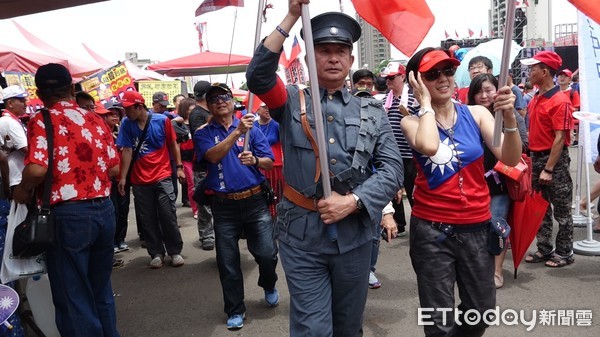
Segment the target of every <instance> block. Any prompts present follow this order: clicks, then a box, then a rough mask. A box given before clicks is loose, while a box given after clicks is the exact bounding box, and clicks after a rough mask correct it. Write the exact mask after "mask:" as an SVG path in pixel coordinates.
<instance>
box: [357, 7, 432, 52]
mask: <svg viewBox="0 0 600 337" xmlns="http://www.w3.org/2000/svg"><path fill="white" fill-rule="evenodd" d="M352 3H353V4H354V9H356V12H357V13H358V15H360V16H361V17H362V18H363V19H364V20H365V21H367V22H368V23H370V24H371V25H372V26H373V27H375V28H377V30H379V32H381V34H383V36H385V37H386V38H387V39H388V40H389V41H390V42H391V43H392V45H394V47H396V48H398V50H400V51H401V52H402V53H404V54H405V55H407V56H411V55H412V54H413V53H414V52H415V50H416V49H417V47H419V45H420V44H421V42H422V41H423V39H424V38H425V36H426V35H427V33H428V32H429V29H430V28H431V26H432V25H433V22H434V21H435V18H434V16H433V13H431V10H430V9H429V7H428V6H427V3H426V2H425V0H352Z"/></svg>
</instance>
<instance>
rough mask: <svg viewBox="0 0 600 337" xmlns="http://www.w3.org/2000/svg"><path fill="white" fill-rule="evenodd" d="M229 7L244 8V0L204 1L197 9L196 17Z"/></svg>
mask: <svg viewBox="0 0 600 337" xmlns="http://www.w3.org/2000/svg"><path fill="white" fill-rule="evenodd" d="M228 6H235V7H244V0H204V1H203V2H202V3H201V4H200V6H198V8H197V9H196V16H200V15H202V14H204V13H208V12H212V11H216V10H219V9H221V8H224V7H228Z"/></svg>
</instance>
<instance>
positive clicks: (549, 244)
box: [0, 0, 600, 337]
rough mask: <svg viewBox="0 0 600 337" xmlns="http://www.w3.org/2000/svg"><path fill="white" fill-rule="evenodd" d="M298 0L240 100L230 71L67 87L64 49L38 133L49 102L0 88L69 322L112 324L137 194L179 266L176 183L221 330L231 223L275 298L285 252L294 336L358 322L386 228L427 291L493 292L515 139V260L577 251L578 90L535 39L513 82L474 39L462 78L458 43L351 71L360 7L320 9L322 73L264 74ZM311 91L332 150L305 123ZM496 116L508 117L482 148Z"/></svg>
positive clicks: (463, 303)
mask: <svg viewBox="0 0 600 337" xmlns="http://www.w3.org/2000/svg"><path fill="white" fill-rule="evenodd" d="M308 3H309V0H289V11H288V13H287V15H286V16H285V18H283V20H282V21H281V23H280V24H279V25H278V26H277V29H275V30H274V31H273V32H271V33H270V34H269V35H268V36H267V37H266V38H265V39H264V40H263V41H262V42H261V43H260V45H259V46H258V48H257V49H256V52H255V54H254V57H253V58H252V61H251V63H250V65H249V67H248V70H247V73H246V76H247V84H248V88H249V89H250V90H251V91H252V92H253V93H254V94H256V95H257V98H259V99H260V100H261V102H262V103H261V104H260V105H259V108H258V110H257V111H250V112H249V113H246V114H245V115H241V114H238V113H237V111H236V109H235V105H234V99H233V93H232V91H231V89H230V88H229V86H227V85H226V84H224V83H209V82H207V81H199V82H197V83H196V84H195V85H194V90H193V97H186V96H184V95H178V96H176V97H173V99H172V100H170V99H169V97H168V95H167V94H165V93H164V92H156V93H155V94H154V95H153V96H152V102H146V99H145V98H144V97H143V96H142V95H141V94H140V93H138V92H137V91H134V90H132V91H127V92H126V93H125V94H124V95H123V97H122V98H121V100H120V101H119V102H117V103H114V102H107V103H106V104H102V103H101V102H96V101H95V100H94V97H92V96H91V95H89V94H88V93H85V92H82V91H81V92H75V86H74V84H73V80H72V78H71V75H70V74H69V71H68V70H67V69H66V68H65V67H64V66H62V65H58V64H47V65H44V66H42V67H40V68H39V69H38V71H37V73H36V75H35V83H36V86H37V92H36V95H37V96H38V97H39V98H40V99H41V100H42V101H43V103H44V106H45V108H43V109H42V110H41V111H42V112H44V113H45V112H49V114H50V116H51V120H52V124H53V126H54V128H53V135H54V148H52V149H49V148H48V144H47V142H46V141H45V140H46V132H47V130H46V129H45V127H44V124H43V122H42V115H43V114H42V113H38V114H36V115H34V116H32V118H31V120H30V121H29V123H28V124H25V123H24V122H23V121H22V120H21V118H20V117H21V116H22V115H24V114H25V108H26V100H27V97H28V93H27V92H26V91H24V90H23V89H22V88H21V87H19V86H9V87H7V88H5V89H4V90H3V101H4V102H3V108H4V110H3V112H2V117H0V145H1V146H2V150H3V151H0V173H1V176H2V183H3V185H2V187H3V188H2V193H3V198H1V200H0V202H2V203H4V204H2V205H0V206H2V207H0V210H3V211H4V209H5V208H6V204H7V203H8V201H9V200H14V201H16V202H19V203H26V202H29V201H30V200H31V199H32V198H36V195H35V189H36V187H37V186H38V185H40V183H41V182H42V181H43V179H44V176H45V174H46V172H48V171H49V172H51V174H52V188H51V190H52V199H51V205H52V214H53V217H54V221H55V226H56V240H55V243H54V244H53V245H52V246H51V247H50V248H49V249H48V251H47V268H48V276H49V279H50V285H51V291H52V297H53V302H54V306H55V308H56V324H57V327H58V330H59V331H60V333H61V335H62V336H73V337H74V336H86V337H89V336H91V337H93V336H105V337H108V336H119V333H118V332H117V324H116V319H117V313H116V310H115V303H114V298H113V293H112V288H111V281H110V276H111V271H112V270H113V269H116V268H120V267H123V265H124V261H123V260H121V259H116V258H115V254H117V253H120V252H124V251H127V250H129V249H130V248H129V246H128V245H127V243H126V242H127V240H132V239H134V238H127V237H126V233H127V230H128V218H129V208H130V199H131V194H132V195H133V202H134V208H133V209H134V211H135V215H134V217H133V218H135V224H136V227H137V234H138V236H139V239H140V240H142V241H143V247H144V248H145V249H146V251H147V254H148V257H149V259H148V261H149V262H148V265H149V267H150V268H152V269H158V268H162V267H163V266H164V265H165V264H166V262H169V264H170V265H171V266H172V267H181V266H183V265H184V264H185V261H184V258H183V256H182V250H183V248H184V240H183V238H182V235H181V232H180V229H179V225H178V218H177V212H176V199H177V195H178V194H181V200H182V203H183V204H185V205H187V204H189V206H190V207H191V210H192V214H193V217H194V219H197V227H198V239H199V242H200V247H201V248H202V249H204V250H208V251H211V250H215V253H216V261H217V267H218V272H219V279H220V283H221V286H222V293H223V310H224V312H225V314H226V315H227V319H226V327H227V329H230V330H237V329H241V328H242V327H243V326H244V319H245V314H246V310H247V308H246V306H245V303H244V276H243V273H242V268H241V265H240V247H239V241H240V240H241V239H246V240H247V246H248V250H249V252H250V253H251V254H252V256H253V257H254V260H255V261H256V263H257V264H258V269H259V274H260V275H259V278H258V286H259V287H261V288H262V289H263V290H264V301H265V304H266V305H267V306H269V307H275V306H277V305H278V304H279V302H280V293H279V291H278V289H277V281H278V280H279V275H278V274H277V272H276V267H277V264H278V263H279V261H280V260H281V264H282V266H283V270H284V273H285V280H286V282H287V288H288V290H289V297H290V326H289V330H290V335H291V336H361V335H362V318H363V312H364V308H365V304H366V300H367V295H368V292H369V288H371V289H376V288H380V287H382V283H381V282H380V281H379V279H378V278H377V276H376V273H375V271H376V263H377V255H378V251H379V245H380V242H381V240H382V239H383V240H385V241H388V242H390V240H392V239H394V238H397V237H398V238H399V237H403V236H406V235H407V233H408V234H409V235H410V258H411V262H412V265H413V268H414V272H415V273H416V276H417V284H418V292H419V299H420V305H421V306H422V307H427V308H454V307H455V302H456V299H455V291H454V290H455V287H458V289H459V296H460V303H459V305H458V308H459V309H461V311H462V312H466V311H467V310H469V309H471V310H476V311H478V312H480V313H482V312H485V311H486V310H487V309H491V308H494V307H495V305H496V289H498V288H501V287H502V286H503V282H504V278H503V274H502V270H503V261H504V257H505V254H506V250H503V251H501V252H491V251H489V250H488V239H489V236H490V235H491V234H490V233H491V229H490V226H491V224H492V220H493V221H494V222H495V223H496V222H501V223H503V224H505V225H510V223H508V210H509V207H510V203H511V200H510V198H509V196H508V194H507V189H506V184H505V179H506V178H505V177H503V176H502V175H501V174H500V173H498V172H496V171H495V170H494V167H495V165H496V163H497V162H498V161H501V162H502V163H504V164H506V165H509V166H515V165H516V164H517V163H518V162H519V161H520V158H521V154H522V153H525V154H528V155H529V156H531V158H532V160H533V167H532V172H533V188H534V189H536V190H539V191H541V192H542V195H543V197H544V198H545V199H546V200H548V201H549V202H550V204H551V207H549V208H548V211H547V212H546V214H545V217H544V219H543V222H542V224H541V227H540V230H539V232H538V235H537V250H536V251H535V252H531V253H530V254H528V255H527V257H526V259H525V261H526V262H528V263H542V262H543V263H545V265H546V266H548V267H552V268H560V267H564V266H567V265H569V264H572V263H574V257H573V250H572V248H573V247H572V246H573V245H572V240H573V223H572V218H571V204H572V188H573V184H572V181H571V178H570V174H569V164H570V158H569V152H568V148H569V146H570V145H572V144H573V143H574V142H576V137H577V127H576V126H575V125H574V123H573V117H572V113H573V112H574V111H576V110H577V109H578V108H579V105H580V103H579V94H578V88H574V87H571V86H570V81H571V79H572V77H573V72H572V71H571V70H569V69H565V68H563V67H562V60H561V58H560V56H558V55H557V54H556V53H554V52H550V51H541V52H538V53H536V54H535V55H534V56H533V57H532V58H530V59H524V60H522V61H521V62H522V63H523V64H524V65H526V66H529V70H530V71H529V78H528V80H527V82H524V83H523V90H522V89H521V87H520V85H518V84H515V83H513V82H512V78H510V79H509V82H508V85H506V86H504V87H499V85H498V80H497V78H496V77H495V76H494V75H493V74H492V73H493V68H492V67H493V65H492V62H491V61H490V60H489V59H488V58H487V57H485V56H479V57H476V58H473V59H471V60H470V62H469V65H468V69H469V74H470V77H471V84H470V86H469V87H467V88H461V89H459V88H457V87H456V84H455V81H454V74H455V71H456V68H457V67H458V66H459V65H460V61H459V60H458V59H456V58H454V56H453V54H452V53H451V52H450V51H448V50H444V49H441V48H424V49H422V50H420V51H418V52H416V53H415V54H414V55H413V56H412V57H411V58H410V60H408V62H407V63H405V62H398V61H391V62H389V63H388V64H387V66H386V67H385V68H384V69H382V70H381V73H379V74H374V73H373V72H371V71H370V70H367V69H361V70H358V71H355V72H353V73H352V75H351V84H350V85H348V84H347V76H348V74H349V72H350V68H351V66H352V64H353V61H354V56H353V55H352V48H353V43H354V42H356V41H357V40H358V38H359V37H360V34H361V29H360V26H359V25H358V23H357V22H356V20H355V19H353V18H352V17H350V16H347V15H345V14H343V13H334V12H330V13H324V14H321V15H318V16H316V17H314V18H312V20H311V23H312V35H313V42H314V47H315V59H316V67H317V74H318V78H317V79H315V81H314V83H315V85H317V86H318V97H312V93H311V92H310V91H309V90H308V89H305V88H302V87H299V86H297V85H287V86H286V85H285V84H284V83H283V82H282V80H281V79H280V78H279V77H278V76H277V75H276V73H275V70H276V68H277V63H278V60H279V58H280V52H281V50H282V45H283V43H284V41H285V39H286V38H287V37H288V33H287V32H289V31H290V29H292V27H293V26H294V24H295V23H296V22H297V21H298V19H299V17H300V13H301V5H302V4H308ZM334 28H335V29H334ZM316 100H318V101H319V102H320V106H321V107H322V112H323V115H324V120H323V122H324V124H325V125H324V129H325V130H324V132H325V139H326V140H327V144H326V149H327V151H326V153H320V151H319V147H318V146H317V144H316V141H315V138H317V137H316V134H315V132H316V131H315V115H314V114H313V106H315V104H316V103H315V102H316ZM171 104H173V106H174V107H175V109H174V111H169V106H170V105H171ZM150 106H151V108H149V107H150ZM249 109H250V108H249ZM497 114H501V115H502V118H503V121H504V122H503V129H502V131H503V132H502V136H501V145H500V146H499V147H493V146H491V144H492V139H493V138H494V120H495V119H494V117H495V116H496V115H497ZM572 138H575V140H572ZM49 156H53V158H54V160H53V167H48V157H49ZM322 156H324V157H326V158H327V159H326V161H327V163H328V164H329V170H328V172H324V171H322V170H321V167H320V165H319V159H320V157H322ZM599 162H600V161H599ZM597 167H598V170H599V172H600V165H597ZM324 175H325V176H326V178H329V181H330V182H331V189H332V192H331V196H329V197H327V198H324V189H323V185H322V179H323V176H324ZM178 185H181V189H179V188H178ZM599 190H600V188H599ZM598 194H600V193H598ZM405 203H407V204H406V205H405ZM406 210H409V211H410V214H407V212H406ZM553 218H554V219H555V220H556V221H557V222H558V224H559V231H558V235H557V236H556V239H555V240H552V237H553V235H552V222H553ZM1 219H4V220H5V217H0V220H1ZM1 228H2V230H3V231H4V232H5V231H6V224H3V226H2V227H1ZM332 233H333V234H332ZM0 234H3V233H0ZM332 235H333V236H332ZM428 319H429V323H430V324H426V325H425V326H424V332H425V335H427V336H482V335H483V334H484V333H485V330H486V328H487V326H486V325H485V324H477V325H470V324H465V321H464V320H462V318H461V317H459V316H457V317H456V320H458V321H455V319H454V318H451V319H448V320H446V317H445V316H444V317H443V313H442V312H441V311H440V312H435V313H434V314H432V315H431V317H429V318H428ZM10 322H11V323H12V324H13V325H16V326H19V324H20V323H19V322H18V317H17V316H15V317H13V318H11V321H10ZM459 322H462V323H463V324H459ZM18 331H20V330H19V329H15V330H13V332H12V333H13V336H18V335H19V334H18V333H19V332H18Z"/></svg>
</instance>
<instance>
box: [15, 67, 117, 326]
mask: <svg viewBox="0 0 600 337" xmlns="http://www.w3.org/2000/svg"><path fill="white" fill-rule="evenodd" d="M35 84H36V86H37V88H38V90H37V95H38V96H39V97H40V99H41V100H42V101H43V103H44V106H46V107H47V108H48V110H49V113H50V118H51V123H52V126H53V135H54V148H53V153H54V158H53V167H51V168H50V169H51V170H52V188H51V198H50V204H51V205H52V215H53V217H54V222H55V228H56V233H55V235H56V237H55V239H54V242H55V243H54V245H53V246H51V247H50V248H49V249H48V251H47V254H46V259H47V260H46V263H47V267H48V277H49V278H50V286H51V289H52V298H53V301H54V306H55V308H56V323H57V327H58V330H59V331H60V334H61V336H63V337H65V336H68V337H84V336H85V337H96V336H97V337H108V336H110V337H116V336H119V333H118V332H117V327H116V313H115V304H114V298H113V291H112V287H111V282H110V275H111V271H112V262H113V237H114V234H115V216H114V208H113V205H112V203H111V201H110V199H109V198H108V197H109V195H110V189H111V181H110V177H111V176H114V175H116V174H118V169H119V157H118V156H117V154H116V150H115V146H114V141H113V137H112V134H111V132H110V130H109V129H108V127H107V126H106V123H104V121H103V120H102V118H101V117H100V116H98V115H97V114H95V113H93V112H90V111H88V110H85V109H83V108H80V107H78V106H77V103H76V102H75V100H74V88H73V84H72V78H71V75H70V74H69V71H68V70H67V69H66V68H65V67H64V66H62V65H59V64H54V63H50V64H47V65H44V66H41V67H40V68H39V69H38V71H37V73H36V74H35ZM27 138H28V143H29V144H30V145H29V153H28V155H27V157H26V158H25V164H26V166H25V169H24V171H23V178H22V181H21V183H20V184H19V185H17V187H16V188H15V191H14V194H13V197H14V199H15V201H17V202H21V203H24V202H27V201H28V200H29V199H31V198H33V194H34V190H35V188H36V187H38V185H40V184H41V183H42V182H43V181H44V177H45V175H46V171H47V170H48V143H47V140H46V139H47V138H46V128H45V126H44V122H43V118H42V113H38V114H37V115H36V116H34V117H33V118H32V119H31V121H30V123H29V128H28V131H27ZM38 190H41V188H38Z"/></svg>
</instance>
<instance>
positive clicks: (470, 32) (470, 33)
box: [469, 28, 475, 37]
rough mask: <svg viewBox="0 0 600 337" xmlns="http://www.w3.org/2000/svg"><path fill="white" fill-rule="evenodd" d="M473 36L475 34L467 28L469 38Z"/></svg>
mask: <svg viewBox="0 0 600 337" xmlns="http://www.w3.org/2000/svg"><path fill="white" fill-rule="evenodd" d="M473 34H475V33H474V32H473V31H472V30H471V28H469V37H473Z"/></svg>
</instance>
